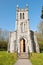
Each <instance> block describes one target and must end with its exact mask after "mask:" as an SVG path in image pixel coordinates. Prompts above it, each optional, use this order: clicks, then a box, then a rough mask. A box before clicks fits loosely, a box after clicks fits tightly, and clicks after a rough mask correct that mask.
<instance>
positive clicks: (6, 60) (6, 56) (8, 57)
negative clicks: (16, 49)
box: [0, 51, 17, 65]
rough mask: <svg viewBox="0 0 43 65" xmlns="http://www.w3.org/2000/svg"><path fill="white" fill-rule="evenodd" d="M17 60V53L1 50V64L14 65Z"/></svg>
mask: <svg viewBox="0 0 43 65" xmlns="http://www.w3.org/2000/svg"><path fill="white" fill-rule="evenodd" d="M16 60H17V54H16V53H7V52H6V51H0V65H13V64H14V63H15V62H16Z"/></svg>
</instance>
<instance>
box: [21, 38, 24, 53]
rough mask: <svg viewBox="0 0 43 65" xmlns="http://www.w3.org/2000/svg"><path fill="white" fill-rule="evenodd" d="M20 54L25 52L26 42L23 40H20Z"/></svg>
mask: <svg viewBox="0 0 43 65" xmlns="http://www.w3.org/2000/svg"><path fill="white" fill-rule="evenodd" d="M20 52H25V40H24V39H23V38H22V39H21V40H20Z"/></svg>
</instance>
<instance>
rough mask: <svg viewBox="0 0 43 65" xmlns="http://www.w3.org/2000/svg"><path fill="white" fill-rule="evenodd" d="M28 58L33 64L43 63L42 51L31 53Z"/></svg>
mask: <svg viewBox="0 0 43 65" xmlns="http://www.w3.org/2000/svg"><path fill="white" fill-rule="evenodd" d="M30 60H31V62H32V64H33V65H43V53H32V56H31V57H30Z"/></svg>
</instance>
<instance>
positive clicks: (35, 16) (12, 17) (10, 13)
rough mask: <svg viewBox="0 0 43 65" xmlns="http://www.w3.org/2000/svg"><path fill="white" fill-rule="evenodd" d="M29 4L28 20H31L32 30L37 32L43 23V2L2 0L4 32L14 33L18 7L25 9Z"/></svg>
mask: <svg viewBox="0 0 43 65" xmlns="http://www.w3.org/2000/svg"><path fill="white" fill-rule="evenodd" d="M26 4H28V9H29V12H28V16H29V17H28V18H29V19H30V29H31V30H33V31H36V30H37V26H38V24H39V23H40V21H41V18H40V16H41V10H42V6H43V0H0V28H2V30H8V31H14V30H15V26H16V25H15V23H16V6H17V5H19V7H20V8H25V7H26Z"/></svg>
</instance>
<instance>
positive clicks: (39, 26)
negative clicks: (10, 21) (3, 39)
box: [38, 21, 43, 34]
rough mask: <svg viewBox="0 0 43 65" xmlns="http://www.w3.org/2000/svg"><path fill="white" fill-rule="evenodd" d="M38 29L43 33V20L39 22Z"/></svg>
mask: <svg viewBox="0 0 43 65" xmlns="http://www.w3.org/2000/svg"><path fill="white" fill-rule="evenodd" d="M38 30H39V32H41V33H42V34H43V21H42V22H40V23H39V25H38Z"/></svg>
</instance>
